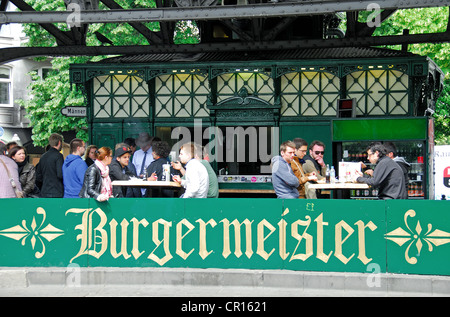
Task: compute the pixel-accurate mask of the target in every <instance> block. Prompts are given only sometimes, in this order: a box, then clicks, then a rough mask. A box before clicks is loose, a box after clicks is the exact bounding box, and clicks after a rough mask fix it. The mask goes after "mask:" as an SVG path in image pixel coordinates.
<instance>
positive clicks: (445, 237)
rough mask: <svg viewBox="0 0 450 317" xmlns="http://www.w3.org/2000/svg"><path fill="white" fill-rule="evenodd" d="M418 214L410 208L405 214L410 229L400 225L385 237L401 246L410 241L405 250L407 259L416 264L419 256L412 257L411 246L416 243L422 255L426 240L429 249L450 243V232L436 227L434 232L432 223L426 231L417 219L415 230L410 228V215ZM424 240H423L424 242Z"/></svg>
mask: <svg viewBox="0 0 450 317" xmlns="http://www.w3.org/2000/svg"><path fill="white" fill-rule="evenodd" d="M415 216H416V212H415V211H414V210H412V209H411V210H408V211H407V212H406V213H405V215H404V216H403V218H404V221H405V225H406V228H407V229H408V231H409V232H408V231H406V230H404V229H402V228H400V227H398V228H397V229H395V230H393V231H391V232H389V233H387V234H386V236H385V238H386V239H388V240H391V241H394V242H395V243H397V244H398V245H399V246H402V245H403V244H405V243H406V242H408V241H411V242H409V244H408V247H407V248H406V251H405V259H406V262H408V263H409V264H416V263H417V258H416V257H414V256H413V257H410V256H409V250H410V248H411V246H412V245H413V244H414V243H415V246H416V248H417V254H418V255H420V251H421V250H422V247H423V244H424V243H423V242H425V243H426V244H427V245H428V251H430V252H432V251H433V245H434V246H436V247H438V246H440V245H444V244H447V243H450V233H448V232H445V231H442V230H439V229H435V230H434V231H433V232H431V230H432V229H433V226H432V225H431V224H428V226H427V227H428V230H427V231H426V232H425V233H424V230H423V229H422V226H421V225H420V221H419V220H417V224H416V226H415V228H414V231H413V230H411V229H410V228H409V225H408V217H411V218H414V217H415ZM422 241H423V242H422Z"/></svg>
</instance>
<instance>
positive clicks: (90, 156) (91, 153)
mask: <svg viewBox="0 0 450 317" xmlns="http://www.w3.org/2000/svg"><path fill="white" fill-rule="evenodd" d="M97 150H98V147H97V145H94V144H91V145H89V146H88V147H87V149H86V154H85V155H84V161H85V162H86V165H87V167H89V166H91V165H92V164H94V160H95V158H96V157H97V156H96V154H95V152H96V151H97Z"/></svg>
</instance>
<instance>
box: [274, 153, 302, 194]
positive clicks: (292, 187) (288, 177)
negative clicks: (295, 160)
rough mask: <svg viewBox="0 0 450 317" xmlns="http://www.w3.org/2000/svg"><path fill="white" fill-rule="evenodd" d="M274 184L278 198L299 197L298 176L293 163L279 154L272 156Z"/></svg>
mask: <svg viewBox="0 0 450 317" xmlns="http://www.w3.org/2000/svg"><path fill="white" fill-rule="evenodd" d="M272 184H273V189H274V190H275V193H276V194H277V197H278V198H298V190H297V187H298V186H299V181H298V178H297V176H295V175H294V172H293V171H292V168H291V164H289V163H288V162H286V161H285V160H284V159H283V158H282V157H281V156H279V155H278V156H274V157H273V158H272Z"/></svg>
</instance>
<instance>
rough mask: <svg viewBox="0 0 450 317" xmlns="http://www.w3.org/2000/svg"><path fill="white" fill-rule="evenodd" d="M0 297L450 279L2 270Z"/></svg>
mask: <svg viewBox="0 0 450 317" xmlns="http://www.w3.org/2000/svg"><path fill="white" fill-rule="evenodd" d="M0 296H42V297H45V296H77V297H82V296H88V297H91V296H104V297H109V296H158V297H168V296H170V297H198V296H201V297H268V296H270V297H304V296H368V297H373V296H376V297H380V296H381V297H383V296H450V277H447V276H430V275H403V274H369V273H366V274H363V273H334V272H302V271H300V272H296V271H287V270H244V269H242V270H240V269H225V270H224V269H189V268H109V267H107V268H79V267H68V268H65V267H63V268H57V267H51V268H31V267H27V268H6V267H3V268H0Z"/></svg>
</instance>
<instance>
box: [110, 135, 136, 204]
mask: <svg viewBox="0 0 450 317" xmlns="http://www.w3.org/2000/svg"><path fill="white" fill-rule="evenodd" d="M130 157H131V149H130V147H129V146H128V145H127V144H125V143H119V144H117V145H116V152H115V157H114V159H113V160H112V162H111V164H110V165H109V177H110V178H111V181H115V180H120V181H127V180H129V179H130V178H131V177H136V175H135V174H134V173H133V172H132V171H131V170H130V169H129V168H128V165H129V164H130ZM128 189H129V190H128ZM113 197H133V195H132V190H131V188H128V187H125V186H124V187H122V186H113Z"/></svg>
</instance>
